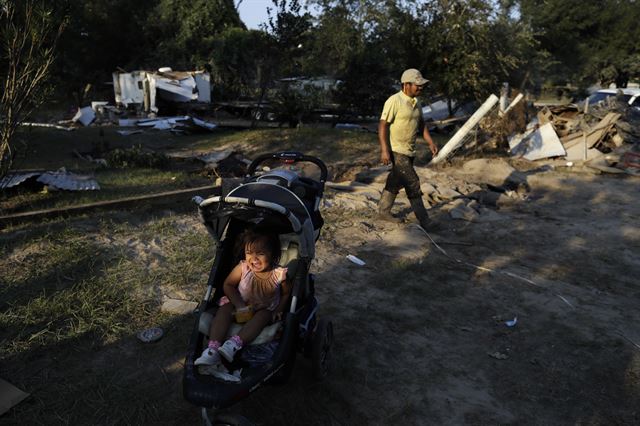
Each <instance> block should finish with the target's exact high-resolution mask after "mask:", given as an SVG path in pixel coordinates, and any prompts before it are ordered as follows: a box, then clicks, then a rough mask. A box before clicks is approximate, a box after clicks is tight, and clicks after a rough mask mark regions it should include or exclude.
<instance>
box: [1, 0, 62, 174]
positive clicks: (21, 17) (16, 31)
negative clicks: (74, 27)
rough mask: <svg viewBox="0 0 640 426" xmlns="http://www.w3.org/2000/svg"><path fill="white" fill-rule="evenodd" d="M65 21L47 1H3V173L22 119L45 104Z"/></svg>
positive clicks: (10, 158) (9, 159)
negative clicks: (50, 73) (51, 71)
mask: <svg viewBox="0 0 640 426" xmlns="http://www.w3.org/2000/svg"><path fill="white" fill-rule="evenodd" d="M63 28H64V22H62V23H61V22H57V21H56V20H55V19H54V14H53V12H52V11H51V9H49V8H47V6H46V3H45V2H43V1H38V0H26V1H25V2H23V3H20V4H17V3H13V2H11V1H9V2H2V3H0V41H1V43H2V44H1V46H2V47H1V55H2V56H1V58H2V59H1V61H0V76H1V77H2V82H3V85H2V97H1V98H0V117H2V121H1V122H0V176H4V175H5V174H6V172H7V171H8V170H9V168H10V167H11V163H12V160H13V153H12V142H13V136H14V133H15V131H16V129H17V127H18V126H19V125H20V123H21V122H23V121H24V120H25V118H27V117H28V116H29V115H30V114H31V113H32V112H33V110H34V109H35V108H36V107H37V106H39V105H40V104H42V102H43V101H44V99H45V95H46V90H45V89H46V83H47V80H48V78H49V71H50V70H51V66H52V64H53V61H54V58H55V48H56V43H57V41H58V38H59V37H60V34H61V33H62V30H63Z"/></svg>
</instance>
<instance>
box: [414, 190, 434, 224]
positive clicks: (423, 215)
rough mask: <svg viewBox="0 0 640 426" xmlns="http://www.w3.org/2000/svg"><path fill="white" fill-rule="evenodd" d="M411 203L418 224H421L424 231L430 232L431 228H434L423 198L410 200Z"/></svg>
mask: <svg viewBox="0 0 640 426" xmlns="http://www.w3.org/2000/svg"><path fill="white" fill-rule="evenodd" d="M409 202H410V203H411V209H412V210H413V213H414V214H415V215H416V218H417V219H418V222H420V226H422V229H424V230H425V231H428V230H429V228H430V227H431V228H433V225H432V222H431V220H430V219H429V213H427V209H426V208H425V207H424V203H423V202H422V198H410V199H409Z"/></svg>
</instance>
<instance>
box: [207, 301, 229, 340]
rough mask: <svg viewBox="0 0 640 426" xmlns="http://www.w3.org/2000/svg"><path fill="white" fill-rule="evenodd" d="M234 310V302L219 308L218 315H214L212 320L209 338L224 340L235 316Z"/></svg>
mask: <svg viewBox="0 0 640 426" xmlns="http://www.w3.org/2000/svg"><path fill="white" fill-rule="evenodd" d="M233 310H234V307H233V303H227V304H225V305H222V306H220V307H219V308H218V311H217V312H216V316H215V317H213V321H211V326H210V327H209V340H211V341H216V340H217V341H218V342H221V343H222V342H224V338H225V337H226V336H227V331H228V330H229V326H230V325H231V320H232V318H233Z"/></svg>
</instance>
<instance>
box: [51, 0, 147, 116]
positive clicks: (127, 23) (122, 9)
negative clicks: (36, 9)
mask: <svg viewBox="0 0 640 426" xmlns="http://www.w3.org/2000/svg"><path fill="white" fill-rule="evenodd" d="M53 3H54V4H55V7H56V9H57V10H64V11H65V13H66V15H67V16H68V17H69V24H68V27H67V30H66V31H65V32H64V34H63V35H62V37H61V39H60V42H59V46H58V57H59V60H58V61H57V62H56V67H55V69H54V71H53V73H54V76H55V79H56V81H57V86H58V88H59V89H60V91H63V92H64V93H65V94H66V96H67V97H68V98H72V97H75V101H76V103H82V102H83V99H82V96H81V93H82V92H83V90H84V88H85V87H86V86H87V84H92V85H93V87H94V89H95V88H97V90H100V89H102V90H103V91H104V93H105V94H106V93H109V94H110V93H111V91H107V90H105V89H106V87H103V86H102V83H103V82H104V81H106V80H110V77H111V73H112V72H113V71H115V70H116V69H117V68H118V67H121V68H127V67H129V66H134V67H139V66H140V65H141V62H143V58H144V57H145V55H147V54H148V52H149V51H147V50H146V49H145V47H144V46H145V44H146V41H145V33H144V32H143V31H141V28H142V27H143V25H142V23H144V22H145V20H146V19H147V17H148V16H152V13H151V11H152V8H153V7H154V5H155V3H156V2H155V0H138V1H135V2H130V1H127V0H85V1H81V2H79V1H68V0H53ZM92 95H94V96H95V93H94V94H92ZM99 95H102V93H100V94H99Z"/></svg>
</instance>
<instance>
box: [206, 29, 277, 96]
mask: <svg viewBox="0 0 640 426" xmlns="http://www.w3.org/2000/svg"><path fill="white" fill-rule="evenodd" d="M277 57H278V55H277V49H276V46H275V43H274V41H273V39H272V38H271V37H270V36H269V35H268V34H267V33H265V32H263V31H256V30H248V31H247V30H244V29H241V28H229V29H227V30H225V31H224V32H223V33H222V34H220V35H219V37H218V38H217V39H216V40H215V41H214V43H213V50H212V63H213V65H212V79H213V82H214V87H216V88H217V90H218V91H219V93H218V94H219V95H220V96H222V97H223V98H225V99H234V98H237V97H238V96H240V95H241V94H251V95H256V93H251V92H252V91H253V90H254V89H255V88H258V89H259V92H258V96H260V89H261V88H265V89H266V88H267V87H268V86H269V84H270V82H271V81H272V80H273V79H274V78H275V74H274V70H276V69H277V65H278V63H277Z"/></svg>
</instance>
